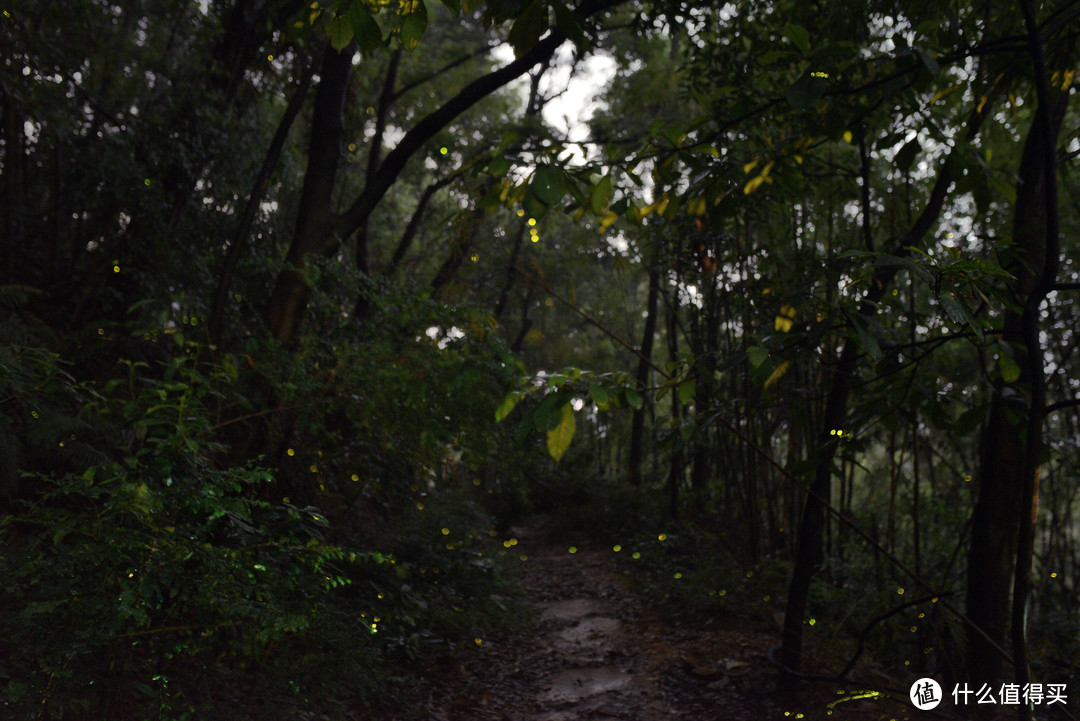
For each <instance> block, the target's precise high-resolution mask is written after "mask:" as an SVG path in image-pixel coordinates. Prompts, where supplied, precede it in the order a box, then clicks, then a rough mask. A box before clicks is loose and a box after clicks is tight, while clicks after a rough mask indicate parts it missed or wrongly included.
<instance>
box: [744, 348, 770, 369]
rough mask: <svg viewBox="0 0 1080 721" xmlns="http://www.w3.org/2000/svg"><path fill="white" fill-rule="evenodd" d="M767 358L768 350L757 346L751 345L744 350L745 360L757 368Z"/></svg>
mask: <svg viewBox="0 0 1080 721" xmlns="http://www.w3.org/2000/svg"><path fill="white" fill-rule="evenodd" d="M768 357H769V349H768V348H762V347H761V346H759V345H752V346H750V347H749V348H747V349H746V359H747V360H749V361H750V365H752V366H754V367H755V368H757V367H758V366H760V365H761V364H762V363H764V362H765V359H766V358H768Z"/></svg>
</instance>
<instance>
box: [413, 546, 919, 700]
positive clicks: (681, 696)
mask: <svg viewBox="0 0 1080 721" xmlns="http://www.w3.org/2000/svg"><path fill="white" fill-rule="evenodd" d="M514 532H515V533H516V534H517V538H518V545H517V546H516V547H515V548H514V551H515V552H519V553H521V554H523V555H525V556H526V557H527V561H525V562H523V563H522V569H523V570H522V573H523V576H524V578H523V581H524V584H525V586H526V588H527V591H528V594H529V599H530V602H531V604H532V605H533V606H534V607H535V610H536V612H537V613H536V620H535V622H534V623H533V624H532V626H531V628H528V629H526V630H524V631H522V632H518V633H516V634H507V635H505V636H503V637H496V638H487V639H484V642H483V644H482V646H481V648H480V649H479V650H478V652H477V653H475V654H472V655H471V656H470V658H468V659H467V660H466V661H464V662H462V663H460V664H459V665H458V666H456V667H455V668H453V669H450V670H447V669H443V670H442V671H440V672H439V673H438V674H437V678H432V679H431V680H432V686H431V688H430V689H425V690H424V691H423V692H422V698H419V699H417V701H418V707H416V708H412V709H409V710H408V711H407V712H405V713H404V715H403V716H401V717H399V718H425V719H431V721H615V720H620V721H667V720H669V719H688V720H689V719H692V720H694V721H714V720H715V721H720V720H723V721H743V720H744V719H745V720H750V719H753V720H755V721H760V720H765V719H778V720H780V721H786V720H787V719H815V718H821V719H825V718H828V719H860V720H861V719H901V718H904V716H905V714H904V713H903V711H904V710H903V709H902V708H901V709H897V707H896V706H895V705H893V704H888V705H882V704H880V703H878V704H872V703H867V702H860V701H855V702H852V703H843V704H840V705H839V706H837V705H836V704H835V703H834V704H833V707H832V708H829V704H830V701H835V699H836V696H835V694H836V693H837V692H836V690H835V689H831V688H815V687H809V688H806V689H800V690H799V692H798V693H797V694H794V696H793V695H792V694H786V695H785V694H784V693H783V691H784V690H785V689H783V687H782V686H781V685H780V679H779V672H778V670H777V669H776V668H775V667H773V666H772V665H771V664H770V663H769V661H768V658H767V654H768V650H769V648H770V647H771V646H772V645H774V644H775V643H777V641H778V634H777V633H776V630H775V629H773V628H771V627H770V625H769V624H768V623H766V622H763V621H761V620H754V619H740V618H727V619H721V618H692V619H685V620H683V621H679V620H677V619H673V618H671V617H670V616H669V615H666V614H664V613H662V611H663V610H664V609H655V608H650V607H649V605H648V604H646V603H645V602H643V601H642V600H641V598H640V597H639V596H638V595H637V594H635V593H634V592H633V591H632V590H630V585H629V584H628V580H629V579H628V577H627V576H626V575H624V574H623V573H621V572H620V571H619V570H618V568H617V565H616V564H615V563H614V560H613V557H612V556H613V554H612V551H611V549H610V548H598V547H588V546H582V547H579V548H577V550H576V552H575V553H570V552H569V547H568V545H567V544H566V543H565V542H564V541H561V540H557V539H554V538H553V537H552V536H550V535H549V534H548V533H546V532H544V531H541V530H537V529H531V528H517V529H514ZM793 697H797V698H798V699H799V700H798V701H793V700H792V698H793ZM830 712H831V713H830Z"/></svg>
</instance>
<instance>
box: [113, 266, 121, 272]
mask: <svg viewBox="0 0 1080 721" xmlns="http://www.w3.org/2000/svg"><path fill="white" fill-rule="evenodd" d="M112 272H114V273H119V272H120V266H118V265H114V266H113V267H112Z"/></svg>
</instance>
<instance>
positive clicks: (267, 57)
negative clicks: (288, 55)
mask: <svg viewBox="0 0 1080 721" xmlns="http://www.w3.org/2000/svg"><path fill="white" fill-rule="evenodd" d="M266 59H267V60H273V59H274V56H273V55H267V56H266Z"/></svg>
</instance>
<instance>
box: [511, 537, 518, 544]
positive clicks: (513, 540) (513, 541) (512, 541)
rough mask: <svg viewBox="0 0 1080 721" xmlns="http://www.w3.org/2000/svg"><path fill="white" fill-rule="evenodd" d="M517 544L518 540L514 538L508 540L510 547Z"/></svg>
mask: <svg viewBox="0 0 1080 721" xmlns="http://www.w3.org/2000/svg"><path fill="white" fill-rule="evenodd" d="M517 544H518V540H517V539H516V538H511V539H510V545H511V546H516V545H517Z"/></svg>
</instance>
